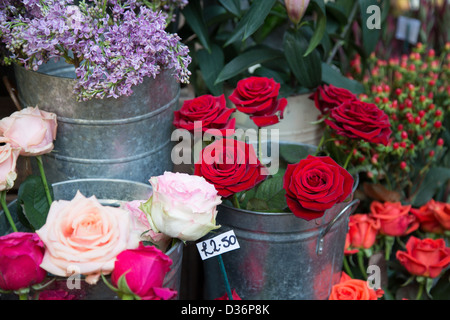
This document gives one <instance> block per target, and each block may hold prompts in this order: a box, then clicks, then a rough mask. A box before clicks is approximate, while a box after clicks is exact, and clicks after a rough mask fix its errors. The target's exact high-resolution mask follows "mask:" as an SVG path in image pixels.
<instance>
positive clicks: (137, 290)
mask: <svg viewBox="0 0 450 320" xmlns="http://www.w3.org/2000/svg"><path fill="white" fill-rule="evenodd" d="M171 265H172V260H171V259H170V258H169V257H168V256H167V255H165V254H164V253H163V252H162V251H161V250H159V249H157V248H156V247H154V246H144V245H142V244H141V245H140V246H139V248H137V249H133V250H125V251H123V252H122V253H120V254H119V255H118V256H117V260H116V262H115V265H114V271H113V272H112V274H111V282H112V284H113V285H114V286H115V287H118V289H119V292H120V293H119V294H123V293H125V294H126V292H123V290H121V289H122V288H121V287H120V286H121V284H120V281H119V279H120V277H121V276H123V275H125V280H126V283H127V286H128V288H129V289H130V290H131V291H132V293H133V294H135V295H137V296H138V297H139V298H141V299H143V300H169V299H171V298H173V297H174V296H176V294H177V292H176V291H175V290H172V289H169V288H163V282H164V277H165V276H166V273H167V272H169V271H170V266H171ZM122 299H123V297H122Z"/></svg>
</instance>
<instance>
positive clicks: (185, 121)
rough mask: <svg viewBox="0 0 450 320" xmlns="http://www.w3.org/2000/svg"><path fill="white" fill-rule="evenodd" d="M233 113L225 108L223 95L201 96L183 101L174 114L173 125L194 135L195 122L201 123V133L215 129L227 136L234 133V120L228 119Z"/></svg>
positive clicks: (233, 110) (232, 110)
mask: <svg viewBox="0 0 450 320" xmlns="http://www.w3.org/2000/svg"><path fill="white" fill-rule="evenodd" d="M235 111H236V109H230V108H227V106H226V100H225V96H224V95H221V96H220V97H214V96H212V95H203V96H200V97H197V98H194V99H191V100H186V101H184V103H183V106H182V107H181V109H180V110H178V111H175V112H174V120H173V125H174V126H175V127H176V128H178V129H186V130H188V131H190V132H192V133H194V129H195V122H197V121H201V128H202V131H203V132H205V131H206V130H208V129H217V130H220V132H221V133H222V135H223V136H228V135H230V134H233V133H234V128H235V122H236V119H234V118H233V119H230V116H231V114H232V113H233V112H235ZM227 130H228V131H227Z"/></svg>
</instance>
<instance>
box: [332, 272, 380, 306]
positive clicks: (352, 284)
mask: <svg viewBox="0 0 450 320" xmlns="http://www.w3.org/2000/svg"><path fill="white" fill-rule="evenodd" d="M383 295H384V291H383V290H382V289H378V290H374V289H372V288H370V287H369V286H368V284H367V281H364V280H360V279H352V278H350V277H349V276H348V275H347V274H346V273H344V272H343V273H342V276H341V280H340V282H339V283H338V284H335V285H334V286H333V287H332V288H331V294H330V296H329V297H328V300H378V298H381V297H382V296H383Z"/></svg>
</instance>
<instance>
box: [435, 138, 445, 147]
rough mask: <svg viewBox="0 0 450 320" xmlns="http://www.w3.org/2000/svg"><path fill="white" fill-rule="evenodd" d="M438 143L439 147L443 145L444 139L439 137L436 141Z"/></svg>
mask: <svg viewBox="0 0 450 320" xmlns="http://www.w3.org/2000/svg"><path fill="white" fill-rule="evenodd" d="M436 144H437V145H438V147H442V146H443V145H444V139H442V138H439V139H438V140H437V142H436Z"/></svg>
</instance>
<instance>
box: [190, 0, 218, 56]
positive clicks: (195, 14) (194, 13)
mask: <svg viewBox="0 0 450 320" xmlns="http://www.w3.org/2000/svg"><path fill="white" fill-rule="evenodd" d="M183 15H184V17H185V18H186V23H187V24H188V25H189V27H190V28H191V29H192V31H194V33H195V34H196V35H197V37H198V39H199V41H200V43H201V44H202V46H203V47H204V48H205V49H206V50H208V52H211V47H210V44H209V42H210V40H209V33H208V27H207V26H206V22H205V18H204V16H203V14H202V8H201V5H200V1H189V4H188V5H187V6H186V7H185V8H184V9H183Z"/></svg>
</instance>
